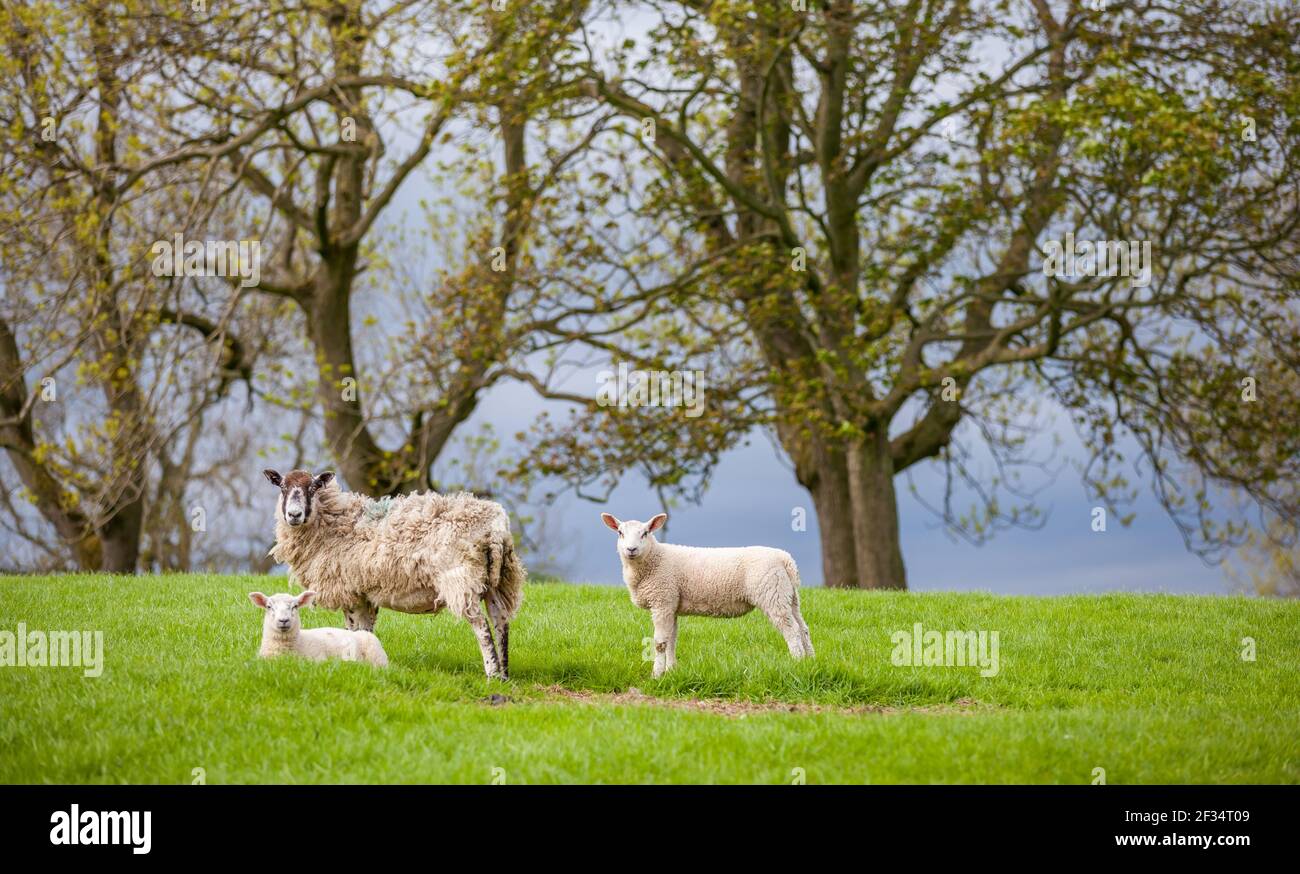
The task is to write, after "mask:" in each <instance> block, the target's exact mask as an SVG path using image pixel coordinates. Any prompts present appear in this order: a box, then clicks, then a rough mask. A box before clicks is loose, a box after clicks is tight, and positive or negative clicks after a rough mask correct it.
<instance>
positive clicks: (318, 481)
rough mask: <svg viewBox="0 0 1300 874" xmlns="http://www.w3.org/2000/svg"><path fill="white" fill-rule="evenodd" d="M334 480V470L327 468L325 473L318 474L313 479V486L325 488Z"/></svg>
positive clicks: (314, 487)
mask: <svg viewBox="0 0 1300 874" xmlns="http://www.w3.org/2000/svg"><path fill="white" fill-rule="evenodd" d="M333 481H334V471H332V470H327V471H325V472H323V473H319V474H317V475H316V478H315V479H314V480H312V481H311V487H312V488H313V489H323V488H325V487H326V486H327V485H329V484H330V483H331V482H333Z"/></svg>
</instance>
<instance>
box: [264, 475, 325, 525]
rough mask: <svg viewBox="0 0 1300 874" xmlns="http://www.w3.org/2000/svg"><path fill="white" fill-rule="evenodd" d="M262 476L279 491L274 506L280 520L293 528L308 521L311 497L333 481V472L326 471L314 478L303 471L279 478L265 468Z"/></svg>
mask: <svg viewBox="0 0 1300 874" xmlns="http://www.w3.org/2000/svg"><path fill="white" fill-rule="evenodd" d="M262 475H263V476H265V477H266V478H267V479H268V480H270V482H271V485H273V486H276V487H277V488H279V489H280V500H279V502H278V504H277V505H276V506H277V509H278V511H279V514H280V518H281V519H283V520H284V521H285V523H286V524H288V525H290V526H292V527H294V528H296V527H298V526H299V525H306V524H307V522H308V521H310V519H311V510H312V506H311V505H312V497H313V496H314V495H315V494H316V493H317V492H318V491H320V490H321V489H323V488H325V486H326V485H328V484H329V482H330V481H331V480H333V479H334V474H333V472H331V471H328V470H327V471H325V472H324V473H322V474H320V475H319V476H314V477H313V476H312V475H311V474H310V473H308V472H307V471H305V470H291V471H289V472H288V473H286V474H285V475H284V476H280V474H279V473H277V472H276V471H274V470H271V469H270V468H267V469H266V470H264V471H262Z"/></svg>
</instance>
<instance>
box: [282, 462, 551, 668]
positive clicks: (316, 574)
mask: <svg viewBox="0 0 1300 874" xmlns="http://www.w3.org/2000/svg"><path fill="white" fill-rule="evenodd" d="M263 474H264V475H265V476H266V478H267V479H268V480H270V481H271V483H272V484H273V485H275V486H277V487H278V488H279V489H280V498H279V501H278V504H277V509H278V513H277V517H276V524H275V546H274V547H273V548H272V549H271V553H270V554H271V556H272V557H273V558H274V559H275V560H276V561H279V562H283V563H285V564H288V565H289V569H290V571H291V572H292V574H293V576H294V577H295V578H296V579H297V581H298V582H299V584H301V585H302V586H304V587H305V588H309V589H312V590H314V591H316V592H318V593H319V594H318V595H317V598H316V603H317V604H319V605H320V606H322V607H326V608H328V609H332V610H342V611H343V615H344V617H345V618H346V620H347V626H348V628H349V629H361V630H364V631H373V630H374V628H375V622H376V620H377V618H378V615H379V609H380V608H381V607H384V608H388V609H390V610H397V611H399V612H401V613H437V612H438V611H440V610H443V609H446V610H448V611H450V612H451V613H453V614H455V615H456V616H459V617H460V618H462V619H464V620H465V621H466V622H468V623H469V624H470V626H471V627H472V628H473V629H474V635H475V637H477V638H478V645H479V649H480V651H481V652H482V655H483V671H484V673H486V674H487V676H488V677H489V678H491V677H499V678H500V679H502V680H505V679H508V678H509V676H510V620H511V619H513V618H514V616H515V613H516V612H517V611H518V609H519V605H520V603H521V602H522V600H523V587H524V581H525V579H526V578H527V572H526V571H525V570H524V565H523V562H522V561H520V559H519V556H518V554H517V553H516V552H515V548H514V538H513V536H512V535H511V533H510V518H509V516H507V515H506V512H505V510H504V509H502V507H501V505H500V504H497V503H494V502H492V501H485V500H482V499H480V498H476V497H474V496H473V495H471V494H468V493H466V492H460V493H457V494H453V495H440V494H437V493H436V492H427V493H423V494H420V493H415V494H411V495H404V496H400V497H395V498H381V499H379V500H372V499H371V498H368V497H366V496H365V495H362V494H358V493H356V492H344V491H342V490H341V489H340V488H339V487H338V484H337V483H336V482H335V480H334V474H333V473H331V472H330V471H325V472H324V473H321V474H320V475H318V476H312V475H311V474H310V473H309V472H307V471H305V470H292V471H289V472H288V473H286V474H285V475H284V476H283V477H281V476H280V474H279V473H277V472H276V471H274V470H265V471H263ZM489 618H490V620H491V625H489ZM493 627H495V630H496V637H495V640H494V639H493ZM498 646H499V650H498Z"/></svg>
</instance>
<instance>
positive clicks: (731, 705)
mask: <svg viewBox="0 0 1300 874" xmlns="http://www.w3.org/2000/svg"><path fill="white" fill-rule="evenodd" d="M540 691H542V692H544V693H546V695H547V697H548V698H551V699H562V700H565V701H576V702H578V703H580V704H630V705H636V706H642V707H666V708H669V709H672V710H690V711H694V712H696V713H712V714H715V715H717V716H731V717H745V716H749V715H750V714H756V713H835V714H840V715H847V716H888V715H892V714H899V713H935V714H955V715H964V716H969V715H971V714H974V713H979V712H981V711H986V710H991V709H994V708H993V706H992V705H989V704H981V703H980V702H978V701H976V700H975V699H973V698H958V699H957V700H956V701H952V702H950V703H947V704H923V705H919V706H916V707H893V706H888V705H883V704H858V705H853V706H851V707H840V706H836V705H832V704H791V703H789V702H786V701H740V700H736V699H731V698H660V697H657V696H655V695H647V694H645V693H644V692H642V691H641V690H640V689H638V688H636V687H635V686H633V687H631V688H629V689H628V690H627V691H625V692H592V691H590V690H576V689H568V688H565V687H564V686H560V685H551V686H543V687H541V689H540Z"/></svg>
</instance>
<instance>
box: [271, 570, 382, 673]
mask: <svg viewBox="0 0 1300 874" xmlns="http://www.w3.org/2000/svg"><path fill="white" fill-rule="evenodd" d="M315 597H316V593H315V592H313V591H311V590H310V589H308V590H307V591H305V592H303V593H302V594H301V595H283V594H282V595H269V596H268V595H263V594H262V593H261V592H249V593H248V598H249V600H250V601H252V602H253V603H254V604H256V605H257V606H259V607H261V608H262V609H263V610H265V611H266V616H265V618H263V620H262V648H261V649H260V650H258V651H257V654H258V655H260V656H261V657H262V658H264V659H270V658H275V657H276V656H280V655H296V656H302V657H303V658H305V659H311V660H312V661H314V662H322V661H325V660H326V659H342V660H343V661H345V662H367V663H369V664H372V665H375V666H376V667H380V668H386V667H388V655H387V654H386V653H385V652H384V647H383V645H382V644H380V642H379V638H377V637H375V636H374V635H373V634H371V633H370V632H369V631H349V630H348V629H346V628H309V629H307V630H306V631H304V630H303V628H302V619H301V618H300V617H299V615H298V608H299V607H304V606H306V605H307V604H310V603H311V602H312V599H313V598H315Z"/></svg>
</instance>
